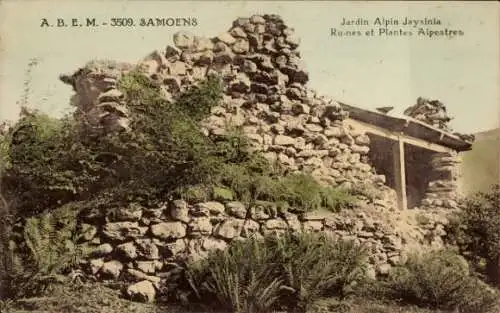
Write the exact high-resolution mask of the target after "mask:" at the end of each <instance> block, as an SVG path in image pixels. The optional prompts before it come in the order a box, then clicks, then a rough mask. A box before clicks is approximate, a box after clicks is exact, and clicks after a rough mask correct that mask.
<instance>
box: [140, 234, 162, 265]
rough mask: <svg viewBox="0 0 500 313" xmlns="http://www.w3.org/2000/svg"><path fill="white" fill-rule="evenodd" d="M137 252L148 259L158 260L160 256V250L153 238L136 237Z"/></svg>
mask: <svg viewBox="0 0 500 313" xmlns="http://www.w3.org/2000/svg"><path fill="white" fill-rule="evenodd" d="M135 243H136V247H137V254H138V256H140V257H141V258H144V259H147V260H157V259H159V258H160V252H159V250H158V247H157V246H156V244H154V242H153V240H151V239H136V240H135Z"/></svg>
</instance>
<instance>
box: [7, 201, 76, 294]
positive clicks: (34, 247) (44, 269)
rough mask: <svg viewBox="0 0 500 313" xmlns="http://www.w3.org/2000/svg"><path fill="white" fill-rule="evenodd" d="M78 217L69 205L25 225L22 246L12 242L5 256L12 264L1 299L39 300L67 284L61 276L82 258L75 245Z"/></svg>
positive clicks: (9, 264)
mask: <svg viewBox="0 0 500 313" xmlns="http://www.w3.org/2000/svg"><path fill="white" fill-rule="evenodd" d="M77 213H78V211H77V210H75V208H74V207H72V206H71V205H66V206H63V207H61V208H60V209H58V210H56V211H53V212H50V213H44V214H41V215H39V216H37V217H30V218H28V219H27V220H26V221H25V223H24V225H23V227H22V232H21V233H20V234H18V238H19V239H20V240H19V242H17V243H15V242H14V241H10V243H11V244H10V247H9V250H8V252H7V255H6V256H5V257H6V258H8V259H9V260H8V268H7V275H6V276H4V279H3V281H2V285H4V286H7V287H8V288H6V292H5V294H3V295H2V296H4V297H6V298H18V297H21V296H22V297H28V296H38V295H41V294H43V293H44V292H45V291H46V290H47V288H48V287H49V286H50V285H51V284H53V283H56V282H60V281H63V280H64V276H62V275H61V274H63V273H65V272H66V271H67V270H68V269H70V268H71V267H73V266H75V265H76V264H77V262H78V259H79V257H80V256H81V253H80V250H79V248H78V247H77V246H76V245H75V243H76V241H77V240H78V236H77V233H76V215H77ZM14 238H15V236H14Z"/></svg>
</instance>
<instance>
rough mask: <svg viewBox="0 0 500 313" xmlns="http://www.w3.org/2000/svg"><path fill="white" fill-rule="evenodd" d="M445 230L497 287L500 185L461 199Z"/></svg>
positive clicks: (499, 273) (498, 275) (452, 240)
mask: <svg viewBox="0 0 500 313" xmlns="http://www.w3.org/2000/svg"><path fill="white" fill-rule="evenodd" d="M447 232H448V240H449V241H451V243H453V244H456V245H457V246H458V247H459V248H460V250H461V253H462V254H463V255H464V256H465V257H466V258H467V259H468V260H469V261H471V263H472V264H473V265H474V266H475V269H477V270H478V271H479V272H480V273H484V274H486V276H487V277H488V279H489V280H490V281H491V282H493V283H494V284H497V285H498V286H500V185H495V186H493V187H492V189H491V191H490V192H479V193H477V194H476V195H474V196H472V197H470V198H468V199H465V201H464V202H463V203H462V211H461V212H460V214H458V215H457V216H456V217H455V219H453V220H452V222H451V223H450V225H449V226H448V229H447Z"/></svg>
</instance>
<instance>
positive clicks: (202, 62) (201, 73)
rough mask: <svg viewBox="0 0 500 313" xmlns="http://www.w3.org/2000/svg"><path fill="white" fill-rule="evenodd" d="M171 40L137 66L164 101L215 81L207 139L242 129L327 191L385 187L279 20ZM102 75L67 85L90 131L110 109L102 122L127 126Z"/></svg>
mask: <svg viewBox="0 0 500 313" xmlns="http://www.w3.org/2000/svg"><path fill="white" fill-rule="evenodd" d="M173 39H174V43H175V47H170V46H169V47H167V48H166V50H165V51H162V52H159V51H155V52H153V53H152V54H150V55H149V56H148V57H146V58H145V59H144V60H142V61H141V62H140V63H139V66H140V67H141V68H142V69H143V70H144V71H145V72H146V73H147V75H148V76H149V77H150V78H151V81H152V82H153V83H154V84H157V85H158V86H159V87H160V89H161V92H162V95H163V97H164V98H165V99H167V100H171V99H175V97H176V96H177V95H178V94H179V93H180V92H182V91H184V90H185V89H186V88H187V87H189V86H191V85H192V84H193V83H196V82H197V81H199V80H202V79H204V78H205V77H206V76H207V75H209V74H212V73H216V74H218V75H219V76H221V77H222V79H223V81H224V82H225V83H224V88H225V89H224V91H225V96H224V101H223V104H222V105H220V106H218V107H215V108H213V111H212V115H211V116H210V117H209V118H207V119H206V120H205V121H204V131H205V132H206V134H207V135H209V136H218V135H221V134H223V133H224V132H225V131H226V129H227V127H228V126H230V125H231V126H241V127H242V128H243V130H244V132H245V134H246V135H247V136H248V137H249V138H250V139H251V141H252V143H253V147H254V149H255V150H259V151H262V152H264V153H265V155H266V157H267V158H268V159H269V160H270V161H272V162H277V163H278V164H279V165H281V166H282V167H284V168H287V169H288V170H290V171H292V172H295V171H307V172H310V173H312V174H313V175H314V176H315V177H316V178H317V179H318V180H319V181H320V182H323V183H325V184H330V185H334V186H338V185H341V186H344V187H350V186H352V185H359V184H374V185H378V186H382V185H383V184H384V181H385V179H384V177H380V176H375V175H373V173H372V169H371V167H370V165H369V164H368V157H367V154H368V151H369V144H370V139H369V138H368V136H367V135H366V134H364V133H363V132H360V131H358V130H356V129H354V128H353V127H352V126H350V125H346V124H345V123H344V122H343V120H344V119H345V118H346V117H347V116H348V115H347V112H345V111H343V110H342V109H341V107H340V105H339V104H338V103H336V102H335V101H333V100H331V99H328V98H326V97H323V96H319V95H317V94H316V93H315V92H314V91H313V90H310V89H308V88H307V87H306V83H307V81H308V79H309V76H308V73H307V71H306V69H305V67H304V64H303V62H302V61H301V59H300V53H299V52H298V50H297V48H298V46H299V42H300V40H299V39H298V38H297V37H296V36H295V35H294V30H293V29H292V28H290V27H287V26H286V25H285V24H284V23H283V21H282V20H281V18H280V17H279V16H276V15H264V16H259V15H254V16H252V17H251V18H239V19H237V20H236V21H235V22H234V23H233V26H232V27H231V28H230V29H229V30H228V31H227V32H225V33H223V34H221V35H219V36H217V37H215V38H211V39H207V38H202V37H197V36H194V35H192V34H190V33H187V32H179V33H176V34H175V35H174V38H173ZM126 70H129V68H128V67H127V68H126ZM119 72H120V71H118V73H113V74H116V75H115V76H118V75H119ZM109 76H110V75H108V74H107V71H98V72H97V73H96V70H94V69H93V68H91V69H88V67H87V68H85V69H83V70H80V71H78V72H77V73H75V74H74V75H72V76H71V79H66V81H67V82H68V83H70V84H71V85H73V86H74V87H75V89H76V90H77V96H75V97H77V98H78V99H77V100H78V101H75V103H76V105H77V106H78V107H79V108H81V111H83V112H92V114H87V115H90V116H87V118H91V119H92V117H95V118H96V120H95V121H94V124H98V125H101V124H102V123H103V119H104V114H105V113H104V112H109V111H110V110H112V109H113V110H115V111H116V112H117V113H115V115H116V114H117V115H118V116H120V118H119V119H118V120H116V119H112V118H111V117H110V118H108V119H109V120H114V121H116V122H114V124H113V125H123V126H126V125H128V123H127V117H126V107H125V105H124V101H120V99H119V97H115V98H113V99H111V98H110V97H109V96H105V95H101V93H103V92H108V93H109V92H110V91H109V90H112V91H113V95H117V96H118V95H120V94H119V93H118V92H117V91H116V90H114V89H113V88H115V85H114V82H115V81H116V77H109ZM63 81H64V80H63ZM104 82H106V83H108V82H109V83H108V85H106V84H105V83H104ZM109 84H110V85H109ZM106 90H108V91H106ZM100 96H103V97H104V98H105V99H106V105H105V106H104V107H100V106H99V105H100V103H99V100H98V99H99V97H100ZM120 96H121V95H120ZM111 101H115V102H113V103H114V105H111V103H110V102H111ZM108 108H109V109H108ZM103 110H104V112H103ZM108 114H109V113H108Z"/></svg>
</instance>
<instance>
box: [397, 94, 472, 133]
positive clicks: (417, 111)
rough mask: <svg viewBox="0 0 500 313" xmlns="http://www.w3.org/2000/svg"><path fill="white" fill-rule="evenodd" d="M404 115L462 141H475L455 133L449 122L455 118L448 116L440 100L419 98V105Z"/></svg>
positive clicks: (412, 107)
mask: <svg viewBox="0 0 500 313" xmlns="http://www.w3.org/2000/svg"><path fill="white" fill-rule="evenodd" d="M403 114H404V115H408V116H410V117H412V118H414V119H416V120H419V121H422V122H424V123H426V124H429V125H431V126H433V127H436V128H439V129H442V130H444V131H446V132H449V133H453V134H454V135H456V136H458V137H459V138H460V139H462V140H465V141H469V142H473V141H474V135H471V134H470V135H469V134H461V133H457V132H453V130H452V129H451V128H450V126H449V122H450V121H451V120H452V119H453V117H450V116H449V115H448V114H447V112H446V106H445V105H444V104H443V103H442V102H440V101H439V100H429V99H425V98H422V97H419V98H417V104H415V105H413V106H411V107H409V108H407V109H406V110H405V111H404V112H403Z"/></svg>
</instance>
